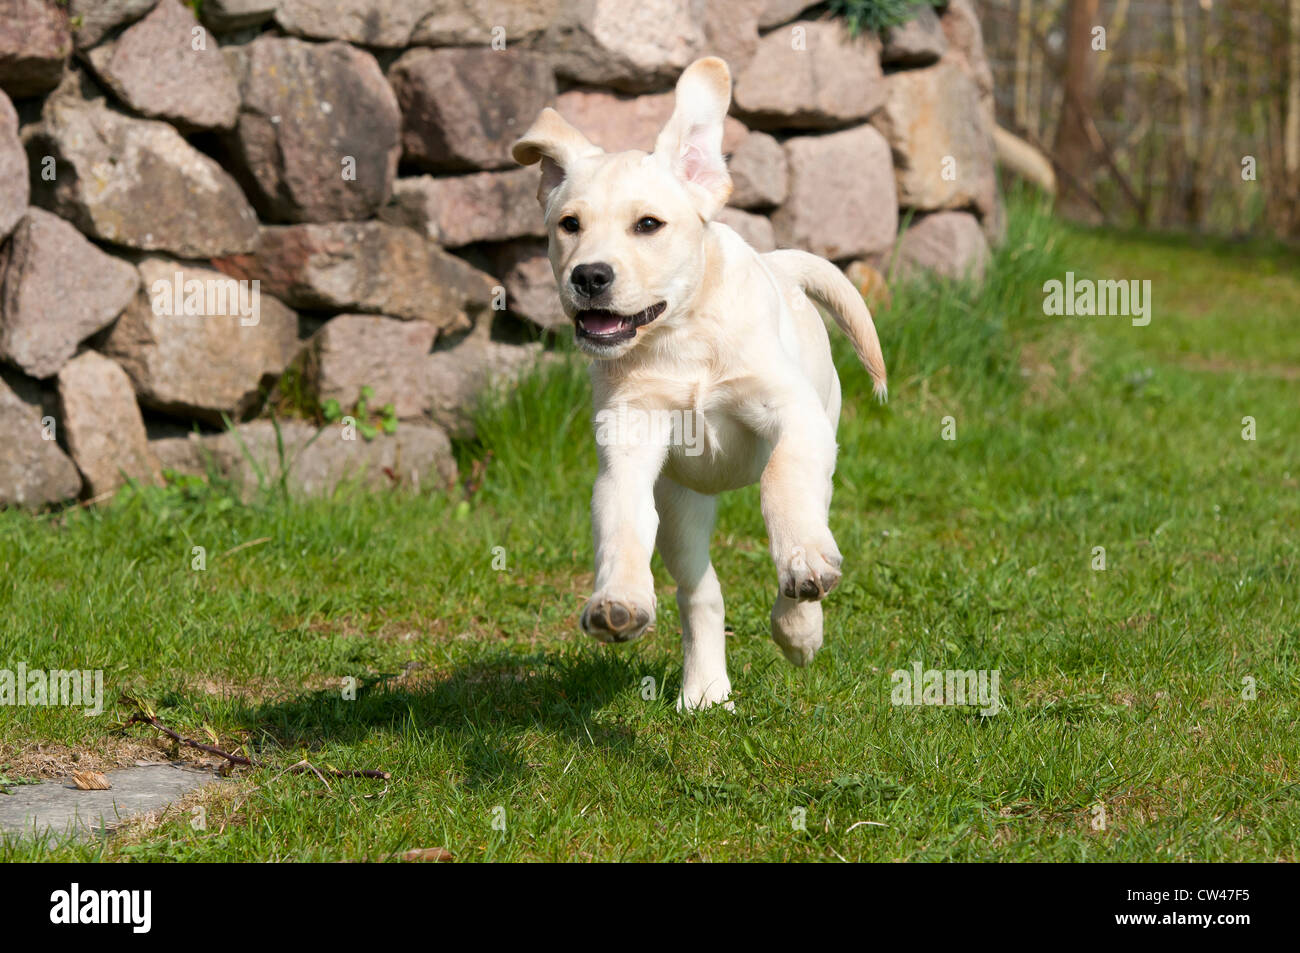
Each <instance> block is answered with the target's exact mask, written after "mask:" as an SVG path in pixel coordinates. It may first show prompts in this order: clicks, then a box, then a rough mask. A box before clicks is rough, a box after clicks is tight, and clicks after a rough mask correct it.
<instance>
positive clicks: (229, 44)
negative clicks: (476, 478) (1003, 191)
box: [0, 0, 1002, 506]
mask: <svg viewBox="0 0 1300 953" xmlns="http://www.w3.org/2000/svg"><path fill="white" fill-rule="evenodd" d="M200 10H201V18H199V19H196V15H195V13H194V12H193V10H192V9H191V8H190V7H189V6H186V5H183V4H182V3H180V2H179V0H0V90H3V93H0V241H3V244H2V245H0V505H23V506H40V505H44V504H50V503H57V502H59V501H63V500H68V499H72V498H76V497H78V496H82V497H94V496H99V495H102V494H107V493H110V492H112V491H113V490H114V489H115V488H117V487H118V486H120V485H121V484H122V482H123V481H124V480H125V479H126V478H127V477H130V478H133V479H137V480H141V481H145V482H156V481H158V480H160V479H161V478H162V477H161V474H162V473H163V471H164V470H165V469H170V470H175V471H177V472H180V473H201V472H204V471H205V470H207V469H209V468H215V469H216V470H217V471H218V472H222V473H224V474H226V475H228V476H229V477H230V478H231V479H233V480H234V481H235V482H236V483H237V484H239V485H241V486H246V487H249V488H251V487H252V486H253V485H254V484H255V475H256V471H257V470H258V469H259V467H254V466H251V465H250V464H249V460H248V458H249V457H252V458H253V459H255V460H257V461H258V463H259V464H260V465H261V466H260V468H261V469H264V470H265V471H267V475H269V476H270V477H271V478H274V477H275V475H276V474H275V471H276V468H277V465H278V459H279V455H278V450H277V435H276V432H275V427H274V426H273V425H272V424H271V423H270V421H268V420H267V419H265V418H267V417H270V416H274V417H276V418H277V419H279V420H281V428H280V429H281V431H282V433H281V438H282V439H283V441H284V444H285V446H286V447H287V448H288V451H289V453H288V455H289V457H290V458H296V464H295V466H294V470H293V473H292V483H293V484H294V486H296V487H297V488H298V489H299V490H302V491H304V492H328V491H329V490H330V489H332V488H333V487H334V486H335V485H336V484H337V483H338V482H339V481H340V480H341V479H343V478H344V477H347V476H351V475H355V474H364V479H365V481H366V482H367V483H368V484H369V485H372V486H375V487H389V486H393V485H408V486H409V485H421V484H422V485H430V484H443V483H446V482H447V481H449V480H452V479H454V475H455V466H454V463H453V462H452V458H451V454H450V443H449V437H456V436H458V435H464V434H466V433H467V431H468V427H469V423H468V418H467V413H466V411H467V408H468V407H469V406H470V405H471V404H472V402H473V400H474V397H475V394H476V393H478V392H479V391H480V390H481V388H482V387H483V386H484V385H485V384H486V383H488V382H490V381H492V380H500V379H507V380H508V378H509V376H510V375H511V374H513V373H516V372H517V371H518V369H520V368H523V367H527V366H529V365H530V364H531V363H533V362H534V361H535V360H537V359H538V356H539V355H540V354H541V353H542V352H543V351H544V349H545V348H546V347H547V344H548V342H549V341H553V340H554V339H555V336H556V335H559V334H564V333H565V331H566V322H565V320H564V317H563V314H562V313H561V312H560V310H559V305H558V301H557V299H556V295H555V287H554V279H553V277H552V275H551V271H550V265H549V263H548V262H547V260H546V257H545V241H544V237H543V230H542V222H541V214H540V211H539V209H538V207H537V203H536V199H535V195H536V186H537V182H536V178H537V175H538V173H537V171H536V169H518V168H515V167H514V166H513V164H512V162H511V160H510V155H509V146H510V144H511V142H512V141H513V140H514V139H515V138H516V137H517V136H518V135H519V134H520V133H521V132H523V131H524V130H525V129H526V128H527V127H528V126H529V125H530V123H531V122H532V120H533V119H534V118H535V116H536V115H537V113H538V112H539V111H540V110H541V109H542V107H543V106H546V105H552V104H553V105H555V106H556V108H558V109H559V111H560V112H561V113H562V114H564V115H565V116H566V117H567V118H568V119H569V120H570V121H571V122H573V123H574V124H575V125H577V126H578V127H579V128H580V129H582V130H583V132H585V133H586V134H587V136H588V137H589V138H590V139H591V140H592V141H593V142H595V143H596V144H598V145H601V146H603V147H605V148H606V149H611V150H613V149H626V148H641V149H649V148H651V147H652V145H653V142H654V139H655V136H656V134H657V132H658V130H659V128H660V126H661V125H662V124H663V123H664V121H665V120H666V119H667V117H668V115H669V113H670V111H671V108H672V94H671V90H672V85H673V83H674V81H675V79H676V77H677V74H678V73H679V72H680V71H681V70H682V69H683V68H684V67H685V66H686V65H687V64H688V63H690V62H691V61H692V60H693V59H694V58H696V57H697V56H700V55H705V54H709V53H716V54H719V55H722V56H724V57H725V58H726V59H727V60H728V62H729V63H730V65H731V69H732V73H733V76H734V80H735V102H734V107H733V115H734V118H733V119H731V120H729V122H728V127H727V131H726V136H725V141H724V150H725V151H727V152H728V153H729V154H730V156H731V160H730V162H731V170H732V175H733V177H734V179H735V184H736V188H735V193H734V196H733V198H732V201H731V205H730V207H729V208H727V209H726V210H724V212H723V213H722V214H721V216H720V218H721V220H722V221H724V222H726V223H727V224H729V225H731V226H732V227H734V228H735V229H736V230H737V231H739V232H740V233H741V234H743V235H744V236H745V237H746V238H747V239H749V241H750V242H751V243H752V244H753V245H754V246H755V247H757V248H759V249H761V250H762V249H770V248H774V247H784V246H798V247H802V248H806V249H808V250H810V251H813V252H816V253H818V254H821V255H824V256H826V257H828V258H831V259H833V260H835V261H837V262H839V263H841V264H845V265H848V264H850V263H856V264H855V268H856V269H857V270H856V271H854V272H851V274H853V275H855V276H856V277H857V278H858V279H859V280H863V281H871V282H874V281H877V280H878V275H877V274H876V273H875V272H873V271H872V268H882V267H884V266H885V264H886V263H887V262H892V263H896V265H897V267H898V268H900V269H901V270H909V269H916V268H926V269H932V270H936V271H938V272H939V273H941V274H944V275H950V276H956V275H958V274H962V273H967V272H973V273H978V272H979V271H980V270H981V269H982V268H983V263H984V261H985V259H986V258H987V256H988V250H989V245H988V242H989V241H996V239H997V237H998V234H999V230H1000V228H1001V214H1002V213H1001V205H1000V201H999V198H998V194H997V183H996V179H995V176H994V169H993V151H992V140H991V136H992V84H991V79H990V74H989V70H988V66H987V63H986V61H985V58H984V52H983V45H982V40H981V37H980V29H979V24H978V21H977V20H976V18H975V15H974V12H973V10H972V8H971V5H970V0H951V2H950V3H949V4H948V5H947V7H946V8H943V9H941V10H939V11H937V12H935V11H931V10H930V9H929V8H924V9H923V10H922V12H921V15H920V16H918V17H917V18H916V19H915V20H914V21H912V22H911V23H908V24H907V25H905V26H903V27H901V28H898V29H896V30H894V31H892V32H891V33H890V34H889V35H888V36H885V37H883V38H880V37H874V36H859V37H856V38H854V37H850V36H849V35H848V33H847V31H846V29H845V28H844V26H843V25H842V23H841V22H840V21H838V20H835V19H833V18H831V17H829V15H828V14H826V12H825V11H824V9H823V8H821V7H812V8H809V5H808V4H807V3H803V2H800V0H734V2H711V3H705V2H702V0H577V2H567V3H562V2H560V0H204V2H203V3H202V4H201V5H200ZM908 219H910V220H911V222H912V225H911V228H910V229H908V230H907V231H906V233H905V234H904V235H903V236H902V237H900V236H899V234H898V230H899V223H900V221H906V220H908ZM864 275H868V276H870V277H869V278H864V277H863V276H864ZM255 283H256V284H255ZM229 424H233V425H234V426H233V429H231V428H230V427H229V426H228V425H229ZM322 425H325V427H326V430H325V432H323V433H322V434H321V436H320V437H319V438H317V439H315V440H314V441H313V440H312V437H313V436H314V435H315V434H316V431H317V430H318V429H319V428H320V427H321V426H322ZM196 429H197V430H198V431H199V432H197V433H196V432H195V430H196Z"/></svg>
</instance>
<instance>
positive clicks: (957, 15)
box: [940, 0, 993, 119]
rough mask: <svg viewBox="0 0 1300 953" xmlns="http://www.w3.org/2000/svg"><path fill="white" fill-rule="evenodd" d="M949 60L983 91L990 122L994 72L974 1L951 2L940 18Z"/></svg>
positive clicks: (981, 99) (957, 0) (956, 0)
mask: <svg viewBox="0 0 1300 953" xmlns="http://www.w3.org/2000/svg"><path fill="white" fill-rule="evenodd" d="M940 24H941V26H942V27H943V35H944V38H945V39H946V40H947V42H948V57H949V58H950V59H952V60H953V62H955V63H956V64H957V65H958V66H960V67H961V68H962V69H963V70H964V71H965V72H966V74H967V75H968V76H970V78H971V80H972V81H973V82H974V83H975V88H976V89H978V90H979V92H980V102H981V103H982V104H983V105H984V108H985V110H986V112H987V113H988V114H989V117H990V119H991V118H992V115H993V71H992V70H991V69H990V68H989V60H988V55H987V54H986V53H985V51H984V32H983V30H982V29H981V28H980V18H979V14H977V13H976V12H975V6H974V4H973V3H972V2H971V0H949V3H948V6H947V8H946V9H945V10H944V11H943V16H942V17H940Z"/></svg>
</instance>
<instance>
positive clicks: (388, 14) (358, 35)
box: [275, 0, 438, 47]
mask: <svg viewBox="0 0 1300 953" xmlns="http://www.w3.org/2000/svg"><path fill="white" fill-rule="evenodd" d="M435 6H438V4H434V3H433V2H431V0H280V3H279V4H278V5H277V9H276V11H275V22H276V23H277V24H278V25H279V26H280V28H281V29H283V30H284V31H285V32H286V33H292V34H295V35H297V36H305V37H310V38H312V39H317V40H347V41H348V42H350V43H359V44H361V45H362V46H376V47H399V46H407V45H408V44H410V42H411V37H412V34H413V33H414V32H415V28H416V27H417V26H418V25H419V23H420V21H421V20H422V19H423V18H424V17H426V16H428V15H429V13H430V12H431V11H432V10H433V9H434V7H435Z"/></svg>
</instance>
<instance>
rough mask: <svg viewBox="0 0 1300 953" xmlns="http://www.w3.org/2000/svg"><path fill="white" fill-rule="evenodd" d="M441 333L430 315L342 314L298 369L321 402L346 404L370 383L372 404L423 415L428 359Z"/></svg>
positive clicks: (315, 338)
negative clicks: (424, 318) (407, 318)
mask: <svg viewBox="0 0 1300 953" xmlns="http://www.w3.org/2000/svg"><path fill="white" fill-rule="evenodd" d="M437 336H438V329H437V328H436V327H434V326H433V325H432V324H429V323H428V322H427V321H399V320H397V319H395V318H384V317H377V316H375V315H368V314H341V315H339V316H338V317H336V318H331V319H330V320H329V321H327V322H325V325H324V326H323V327H322V328H321V329H320V330H319V331H317V332H316V333H315V334H314V335H312V337H311V340H309V341H308V342H307V344H306V345H305V346H304V347H303V350H302V353H301V354H299V356H298V357H297V358H296V359H295V361H294V369H295V370H296V372H297V375H296V376H297V378H298V380H299V381H300V382H301V386H302V388H303V390H304V392H305V393H306V394H308V395H310V396H311V397H312V398H313V399H314V400H315V402H316V403H317V404H321V405H323V404H325V402H327V401H330V400H336V401H338V403H339V406H340V407H342V408H344V410H347V409H348V408H351V407H352V406H354V405H355V404H356V402H357V398H358V397H359V396H360V394H361V389H362V388H363V387H369V388H370V389H371V390H372V391H373V392H374V396H373V397H372V398H371V400H370V401H369V405H370V407H372V408H375V409H378V408H380V407H383V406H384V405H386V404H392V405H393V406H394V409H395V411H396V413H397V416H398V417H401V418H410V417H418V416H420V415H421V414H422V413H424V411H425V407H426V403H427V401H426V399H425V396H424V392H425V373H424V362H425V359H426V358H427V357H428V356H429V352H430V351H431V350H433V340H434V338H436V337H437Z"/></svg>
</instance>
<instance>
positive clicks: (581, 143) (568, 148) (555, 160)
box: [510, 106, 601, 206]
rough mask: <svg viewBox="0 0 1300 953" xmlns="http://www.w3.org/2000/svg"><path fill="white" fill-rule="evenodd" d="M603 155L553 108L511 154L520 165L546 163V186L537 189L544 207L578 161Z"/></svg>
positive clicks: (545, 111)
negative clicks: (567, 172) (552, 192)
mask: <svg viewBox="0 0 1300 953" xmlns="http://www.w3.org/2000/svg"><path fill="white" fill-rule="evenodd" d="M600 152H601V150H600V149H599V148H598V147H596V146H593V145H592V144H591V143H590V142H589V141H587V137H586V136H584V135H583V134H582V133H580V132H578V130H577V129H574V128H573V126H571V125H569V123H568V122H567V121H566V120H565V118H564V117H563V116H561V115H560V114H559V113H557V112H556V111H555V110H554V109H552V108H551V107H549V106H547V107H546V108H545V109H543V110H542V114H541V115H540V116H538V117H537V121H536V122H534V123H533V124H532V126H530V127H529V129H528V131H527V132H526V133H524V134H523V136H522V137H521V138H520V139H519V141H518V142H516V143H515V144H514V146H512V147H511V149H510V154H511V155H512V156H514V159H515V161H516V162H518V163H519V164H520V165H532V164H533V163H534V162H539V161H540V162H541V163H542V184H541V185H540V186H539V187H538V189H537V201H539V202H541V203H542V205H543V206H545V205H546V199H547V196H549V195H550V194H551V190H552V189H554V188H555V187H556V186H557V185H559V184H560V183H561V182H563V181H564V176H565V174H566V170H567V169H568V168H569V167H570V166H571V165H572V164H573V163H574V162H575V161H577V160H578V159H581V158H583V157H585V156H595V155H600Z"/></svg>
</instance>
